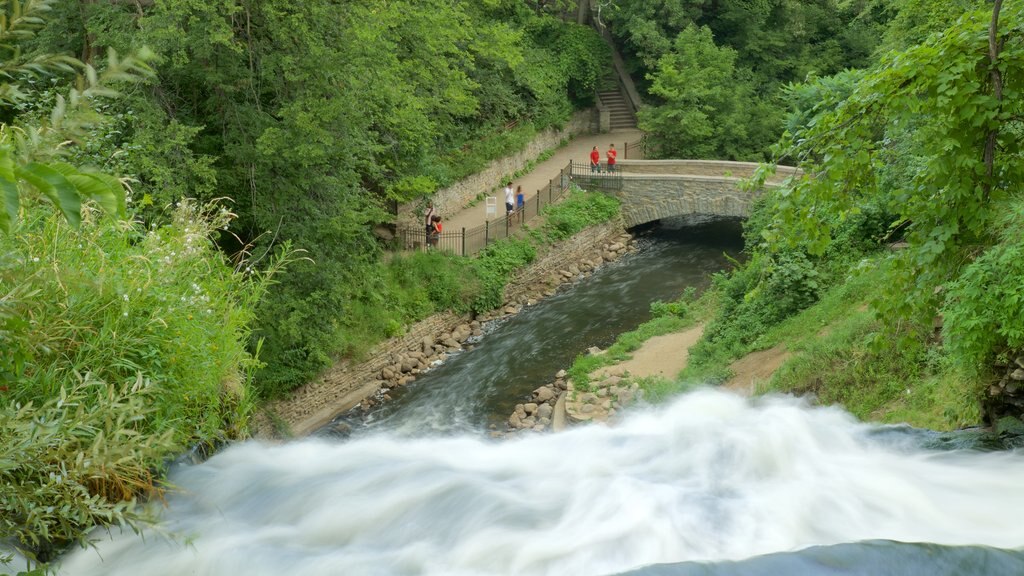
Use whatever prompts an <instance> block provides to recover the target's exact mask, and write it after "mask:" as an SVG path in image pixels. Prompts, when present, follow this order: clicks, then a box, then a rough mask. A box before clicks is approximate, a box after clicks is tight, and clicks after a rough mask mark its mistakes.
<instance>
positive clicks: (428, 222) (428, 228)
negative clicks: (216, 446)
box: [423, 202, 434, 248]
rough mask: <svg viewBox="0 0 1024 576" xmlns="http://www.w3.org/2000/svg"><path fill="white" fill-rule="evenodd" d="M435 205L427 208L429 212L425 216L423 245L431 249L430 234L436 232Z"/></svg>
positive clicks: (432, 204) (431, 204)
mask: <svg viewBox="0 0 1024 576" xmlns="http://www.w3.org/2000/svg"><path fill="white" fill-rule="evenodd" d="M433 216H434V203H433V202H431V203H430V204H429V205H428V206H427V212H426V214H424V215H423V244H424V245H425V246H426V247H427V248H429V247H430V234H431V232H433V231H434V219H433Z"/></svg>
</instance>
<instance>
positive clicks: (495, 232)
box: [397, 162, 585, 256]
mask: <svg viewBox="0 0 1024 576" xmlns="http://www.w3.org/2000/svg"><path fill="white" fill-rule="evenodd" d="M584 168H585V167H584ZM574 169H575V170H577V171H579V166H576V167H575V168H574V165H573V163H572V162H569V164H568V165H567V166H566V167H565V168H562V169H561V170H560V171H559V173H558V176H556V177H554V178H552V179H551V180H548V184H547V186H545V187H543V188H541V189H540V190H537V192H536V193H535V194H534V195H533V196H526V197H524V198H523V202H522V203H521V204H519V205H518V206H516V209H515V211H513V212H512V214H510V215H508V216H506V215H505V214H504V212H505V203H504V201H502V202H500V203H498V204H497V205H496V207H495V209H496V212H497V214H496V215H495V217H494V218H491V219H488V220H486V221H485V222H484V223H483V225H481V226H477V227H475V228H462V229H459V230H444V231H443V232H441V235H440V237H439V238H438V239H437V244H436V245H435V246H432V247H429V248H428V247H427V229H426V225H425V224H424V225H423V226H417V227H414V228H410V227H408V226H399V227H398V229H397V240H398V245H399V247H400V248H401V249H404V250H425V249H430V250H443V251H445V252H452V253H454V254H461V255H462V256H471V255H473V254H476V253H477V252H479V251H481V250H483V249H484V248H486V247H487V246H488V245H489V244H491V243H492V242H494V241H496V240H501V239H502V238H508V237H509V236H511V235H512V234H514V233H515V231H516V230H517V229H519V228H522V226H523V224H524V223H526V222H528V221H530V220H531V219H533V218H535V217H536V216H537V215H538V214H540V213H541V211H542V210H543V209H544V207H545V206H548V205H550V204H554V203H555V202H557V201H559V200H561V198H562V197H563V196H565V193H566V192H567V191H568V190H569V184H570V183H571V181H572V177H573V176H572V175H573V171H574ZM500 200H504V199H503V198H502V199H500ZM442 225H443V223H442Z"/></svg>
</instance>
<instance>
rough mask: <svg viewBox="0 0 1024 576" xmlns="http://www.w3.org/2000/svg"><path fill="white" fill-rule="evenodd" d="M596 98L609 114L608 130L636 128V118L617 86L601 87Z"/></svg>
mask: <svg viewBox="0 0 1024 576" xmlns="http://www.w3.org/2000/svg"><path fill="white" fill-rule="evenodd" d="M597 96H598V98H600V99H601V105H602V106H603V107H604V108H605V109H607V110H608V112H609V115H610V124H609V129H610V130H622V129H630V128H636V116H634V115H633V111H632V110H630V108H629V103H628V102H626V98H625V97H624V96H623V95H622V91H621V90H619V87H618V86H617V85H614V84H613V85H612V86H608V85H607V84H605V85H603V86H602V87H601V90H600V91H599V92H598V93H597Z"/></svg>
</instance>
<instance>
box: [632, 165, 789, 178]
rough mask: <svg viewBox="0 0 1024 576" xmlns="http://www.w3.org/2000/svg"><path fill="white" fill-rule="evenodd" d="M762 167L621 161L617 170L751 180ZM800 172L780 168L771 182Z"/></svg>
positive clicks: (786, 167)
mask: <svg viewBox="0 0 1024 576" xmlns="http://www.w3.org/2000/svg"><path fill="white" fill-rule="evenodd" d="M758 166H760V164H758V163H757V162H731V161H727V160H619V162H618V163H616V168H617V170H618V172H619V173H621V174H678V175H686V176H720V177H724V178H750V177H751V176H753V175H754V171H755V170H757V167H758ZM798 172H799V169H797V168H793V167H792V166H779V167H778V168H777V169H776V172H775V176H773V177H772V178H769V181H770V182H774V181H781V180H783V179H785V178H787V177H789V176H792V175H794V174H796V173H798Z"/></svg>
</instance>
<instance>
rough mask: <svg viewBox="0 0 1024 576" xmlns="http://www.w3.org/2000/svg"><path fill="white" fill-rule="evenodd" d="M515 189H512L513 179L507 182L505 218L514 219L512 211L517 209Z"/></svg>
mask: <svg viewBox="0 0 1024 576" xmlns="http://www.w3.org/2000/svg"><path fill="white" fill-rule="evenodd" d="M515 202H516V197H515V191H514V190H512V181H511V180H509V182H508V184H505V218H507V219H508V220H509V222H511V221H512V212H513V211H514V210H515V209H516V204H515Z"/></svg>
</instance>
